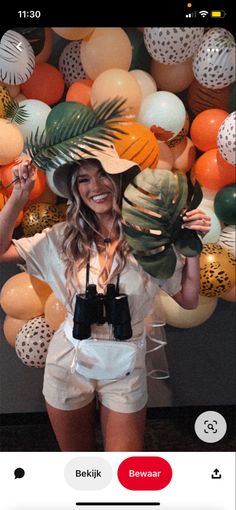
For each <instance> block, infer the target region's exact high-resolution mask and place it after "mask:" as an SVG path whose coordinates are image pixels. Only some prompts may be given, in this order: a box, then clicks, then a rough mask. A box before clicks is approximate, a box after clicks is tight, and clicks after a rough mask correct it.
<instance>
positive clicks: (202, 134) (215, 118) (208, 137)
mask: <svg viewBox="0 0 236 510" xmlns="http://www.w3.org/2000/svg"><path fill="white" fill-rule="evenodd" d="M228 115H229V114H228V112H226V111H225V110H220V109H219V108H210V109H209V110H204V111H203V112H201V113H199V114H198V115H197V116H196V117H195V119H194V120H193V122H192V125H191V128H190V137H191V139H192V141H193V143H194V145H196V147H197V148H198V149H200V151H203V152H205V151H209V150H210V149H215V148H216V147H217V136H218V131H219V128H220V126H221V124H222V122H224V120H225V119H226V117H228Z"/></svg>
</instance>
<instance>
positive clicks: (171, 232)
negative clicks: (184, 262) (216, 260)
mask: <svg viewBox="0 0 236 510" xmlns="http://www.w3.org/2000/svg"><path fill="white" fill-rule="evenodd" d="M200 200H201V190H200V187H199V184H198V183H197V185H196V186H195V188H193V187H192V188H190V189H189V188H188V182H187V179H186V176H185V175H183V174H182V173H181V172H175V173H173V172H170V171H169V170H151V169H149V168H147V169H146V170H144V171H143V172H141V173H139V174H138V175H137V176H136V177H135V179H134V180H133V181H132V183H131V184H129V186H128V187H127V188H126V190H125V194H124V198H123V203H122V221H123V228H124V234H125V237H126V239H127V242H128V243H129V245H130V246H131V248H132V249H133V250H134V251H133V254H134V256H135V258H136V259H137V260H138V262H139V263H140V264H141V265H142V266H143V268H144V269H145V271H147V272H148V273H150V274H151V275H152V276H155V277H158V278H160V279H166V278H169V277H170V276H171V275H172V274H173V272H174V270H175V266H176V261H177V259H176V255H175V249H177V250H178V251H179V252H180V253H181V254H183V255H185V256H188V257H191V256H192V257H193V256H195V255H197V254H199V253H200V252H201V249H202V243H201V241H200V239H199V237H198V235H197V234H196V232H193V231H191V230H187V229H185V230H183V229H181V225H182V223H183V220H182V215H183V211H186V210H187V209H192V208H195V207H197V205H198V203H199V201H200Z"/></svg>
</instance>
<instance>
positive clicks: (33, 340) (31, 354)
mask: <svg viewBox="0 0 236 510" xmlns="http://www.w3.org/2000/svg"><path fill="white" fill-rule="evenodd" d="M53 334H54V331H53V330H52V329H51V328H50V326H49V325H48V324H47V322H46V320H45V317H43V316H39V317H35V318H34V319H30V320H29V321H27V322H26V323H25V324H24V325H23V326H22V328H21V329H20V330H19V331H18V333H17V335H16V345H15V349H16V354H17V356H18V357H19V358H20V359H21V361H22V362H23V363H24V364H25V365H27V366H28V367H35V368H43V367H44V366H45V361H46V357H47V352H48V347H49V343H50V340H51V339H52V337H53Z"/></svg>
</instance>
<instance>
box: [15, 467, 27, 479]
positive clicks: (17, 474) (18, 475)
mask: <svg viewBox="0 0 236 510" xmlns="http://www.w3.org/2000/svg"><path fill="white" fill-rule="evenodd" d="M14 476H15V479H16V478H23V476H25V472H24V469H22V468H20V467H19V468H16V469H15V471H14Z"/></svg>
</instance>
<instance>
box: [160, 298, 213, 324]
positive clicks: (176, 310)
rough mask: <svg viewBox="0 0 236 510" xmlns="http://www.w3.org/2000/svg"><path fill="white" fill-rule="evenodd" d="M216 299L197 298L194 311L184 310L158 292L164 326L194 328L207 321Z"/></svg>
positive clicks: (171, 299)
mask: <svg viewBox="0 0 236 510" xmlns="http://www.w3.org/2000/svg"><path fill="white" fill-rule="evenodd" d="M217 301H218V299H217V298H216V297H214V298H208V297H205V296H199V304H198V306H197V308H195V310H186V309H184V308H182V306H180V305H179V304H178V303H176V301H175V300H174V299H173V298H172V297H171V296H169V295H168V294H167V293H166V292H164V291H163V290H161V291H160V302H161V306H162V308H163V312H164V316H165V319H166V324H169V325H170V326H174V327H175V328H184V329H187V328H195V327H196V326H200V324H203V322H205V321H207V320H208V319H209V318H210V317H211V315H212V314H213V313H214V311H215V309H216V305H217Z"/></svg>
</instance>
